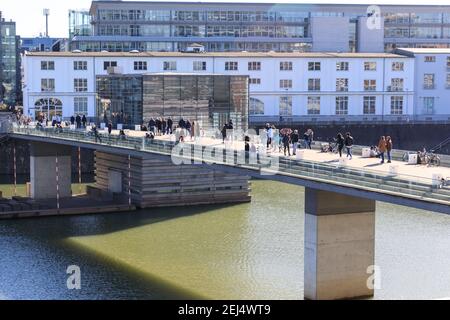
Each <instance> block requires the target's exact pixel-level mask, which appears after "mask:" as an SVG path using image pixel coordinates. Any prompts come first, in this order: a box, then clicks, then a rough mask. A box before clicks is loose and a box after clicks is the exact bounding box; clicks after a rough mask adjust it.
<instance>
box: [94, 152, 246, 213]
mask: <svg viewBox="0 0 450 320" xmlns="http://www.w3.org/2000/svg"><path fill="white" fill-rule="evenodd" d="M110 170H113V171H118V172H121V173H122V184H123V185H122V190H123V192H124V193H126V194H128V181H129V179H128V176H129V172H130V173H131V194H132V200H133V202H134V203H135V204H136V205H137V206H138V207H141V208H150V207H168V206H184V205H198V204H219V203H241V202H249V201H250V200H251V197H250V183H249V177H246V176H240V175H234V174H229V173H223V172H220V171H217V170H212V169H209V168H207V167H199V166H195V165H180V166H177V165H174V164H172V163H171V162H170V160H169V159H168V160H167V161H163V160H159V159H155V158H152V157H151V156H148V157H146V158H131V170H130V171H129V169H128V157H126V156H121V155H113V154H108V153H103V152H98V151H96V152H95V175H96V185H97V187H98V188H100V189H102V190H105V191H107V190H108V177H109V171H110Z"/></svg>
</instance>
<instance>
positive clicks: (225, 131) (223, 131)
mask: <svg viewBox="0 0 450 320" xmlns="http://www.w3.org/2000/svg"><path fill="white" fill-rule="evenodd" d="M227 130H228V124H227V123H225V124H224V125H223V127H222V131H221V133H222V143H225V139H226V138H227Z"/></svg>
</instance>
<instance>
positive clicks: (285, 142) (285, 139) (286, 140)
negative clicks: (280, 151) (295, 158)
mask: <svg viewBox="0 0 450 320" xmlns="http://www.w3.org/2000/svg"><path fill="white" fill-rule="evenodd" d="M282 141H283V147H284V155H285V156H286V149H287V151H288V154H289V157H290V156H291V150H290V147H289V145H290V143H291V139H290V138H289V135H288V134H284V135H283V138H282Z"/></svg>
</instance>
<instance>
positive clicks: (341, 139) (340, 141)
mask: <svg viewBox="0 0 450 320" xmlns="http://www.w3.org/2000/svg"><path fill="white" fill-rule="evenodd" d="M336 144H337V147H338V151H339V158H342V150H343V149H344V144H345V139H344V136H343V135H342V133H340V132H339V133H338V134H337V137H336Z"/></svg>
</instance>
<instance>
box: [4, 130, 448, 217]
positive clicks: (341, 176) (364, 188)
mask: <svg viewBox="0 0 450 320" xmlns="http://www.w3.org/2000/svg"><path fill="white" fill-rule="evenodd" d="M10 133H11V134H12V136H13V137H15V138H20V139H27V140H35V141H45V142H50V143H58V144H67V145H72V146H80V147H84V148H91V149H96V150H103V151H106V152H116V153H121V154H130V155H135V156H142V155H145V154H152V156H155V157H162V158H164V159H167V157H170V156H172V155H173V152H172V151H173V147H174V145H175V144H174V142H173V140H172V139H174V136H163V137H156V139H155V140H154V141H152V140H148V139H143V137H144V135H145V133H144V132H139V131H129V132H127V137H126V138H125V139H118V137H117V134H118V132H113V134H112V135H111V136H109V135H108V134H104V135H102V137H101V141H99V139H96V138H95V137H94V135H93V134H92V133H88V132H85V131H77V130H63V131H61V132H56V131H55V130H53V129H46V130H42V129H40V130H36V129H34V128H31V127H25V128H19V127H15V128H14V129H13V130H12V131H11V132H10ZM188 140H189V139H188ZM200 140H201V141H199V142H197V143H195V144H196V145H201V146H202V147H203V148H205V147H207V146H209V147H214V148H216V149H217V150H220V148H225V147H226V146H227V145H226V144H222V141H221V140H217V139H212V138H201V139H200ZM189 144H194V142H193V141H186V144H184V146H186V147H189V150H191V147H192V146H189ZM234 147H235V150H236V151H234V152H233V153H232V155H233V154H234V156H235V157H234V159H232V162H231V163H228V162H226V161H223V160H224V158H223V157H222V160H220V161H219V162H217V161H214V160H216V159H214V158H210V157H206V158H205V157H203V158H200V159H198V156H197V155H196V154H191V155H187V156H184V155H183V158H185V159H186V160H189V161H191V160H194V161H196V162H197V161H198V160H200V163H201V164H202V165H211V164H209V163H210V162H211V160H213V161H212V162H213V163H215V164H213V166H214V167H216V168H217V169H220V170H223V171H226V172H233V173H238V174H242V175H248V176H252V177H258V178H264V179H272V180H277V181H282V182H287V183H293V184H297V185H302V186H305V187H310V188H315V189H319V190H325V191H332V192H338V193H343V194H347V195H352V196H359V197H365V198H369V199H373V200H378V201H385V202H390V203H395V204H401V205H406V206H411V207H416V208H421V209H425V210H431V211H437V212H443V213H447V214H450V186H444V187H442V188H439V181H438V180H436V179H433V175H434V174H440V175H441V176H442V177H444V178H447V177H450V169H449V168H448V167H426V166H417V165H407V164H406V163H404V162H399V161H394V162H393V163H392V165H395V166H397V170H398V171H397V173H396V174H390V173H389V169H390V165H389V164H384V165H380V164H379V163H378V162H379V160H378V159H376V158H369V159H363V158H361V157H359V156H355V157H354V158H353V160H351V161H349V162H348V164H347V165H345V166H339V165H338V156H337V155H334V154H325V153H320V152H319V151H317V150H308V151H306V152H305V153H304V156H305V157H304V159H302V160H296V159H295V157H291V158H286V157H277V155H279V153H278V152H274V153H272V154H271V155H269V156H267V155H265V154H264V153H260V154H259V155H258V157H259V158H258V161H256V162H251V161H249V162H245V161H244V162H239V161H238V160H239V157H238V156H240V157H243V156H244V153H243V150H244V143H243V142H242V141H241V142H235V143H234ZM215 154H217V153H215ZM221 154H222V153H218V154H217V155H219V157H220V155H221ZM236 157H237V158H236ZM241 160H242V158H241ZM244 160H245V159H244ZM250 160H252V159H250ZM253 160H255V159H253ZM266 160H269V162H270V163H269V164H267V162H266V163H264V161H266ZM273 161H275V165H276V166H275V167H273V166H272V164H273ZM205 162H206V163H207V164H205Z"/></svg>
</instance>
